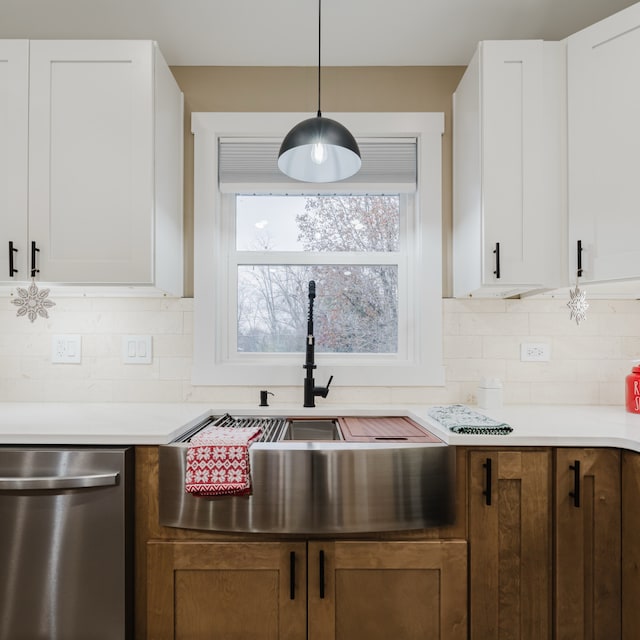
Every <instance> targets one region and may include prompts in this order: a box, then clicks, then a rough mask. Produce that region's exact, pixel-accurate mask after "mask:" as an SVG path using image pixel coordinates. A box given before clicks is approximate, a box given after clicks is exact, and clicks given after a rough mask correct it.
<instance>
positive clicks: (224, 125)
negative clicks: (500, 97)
mask: <svg viewBox="0 0 640 640" xmlns="http://www.w3.org/2000/svg"><path fill="white" fill-rule="evenodd" d="M324 115H327V114H324ZM307 117H308V114H304V113H194V114H192V132H193V134H194V298H195V300H194V356H193V372H192V382H193V384H194V385H242V386H245V385H265V384H270V385H283V386H299V385H301V384H302V380H303V377H304V375H303V374H304V370H303V369H302V364H303V359H304V354H264V353H259V354H238V353H237V349H236V343H235V336H236V333H235V330H230V328H229V324H230V321H229V317H230V315H229V309H235V308H236V307H235V304H234V301H235V299H236V291H235V290H233V289H234V288H233V287H231V286H229V283H230V282H231V281H232V280H233V282H234V283H235V277H233V278H231V277H230V274H229V273H228V261H227V256H228V250H227V247H228V244H227V245H226V246H225V243H229V242H235V238H230V237H229V234H224V233H223V232H222V231H223V230H224V228H225V221H224V218H223V198H224V197H225V195H224V194H222V193H221V192H220V189H219V188H218V181H217V176H218V154H217V149H218V140H219V139H220V138H228V137H233V136H251V137H268V138H274V137H275V138H278V139H281V138H282V137H284V135H285V134H286V133H287V132H288V131H289V129H291V127H293V126H294V125H295V124H296V123H298V122H300V121H301V120H303V119H305V118H307ZM328 117H331V118H334V119H336V120H338V121H339V122H341V123H342V124H344V125H345V126H346V127H347V128H348V129H349V130H350V131H351V132H352V133H353V134H354V136H355V137H356V139H357V138H358V137H361V138H381V137H393V138H398V137H408V136H413V137H415V138H416V140H417V153H418V158H417V181H418V190H417V192H416V194H415V196H412V197H411V200H412V201H413V204H414V205H415V207H416V216H415V226H414V228H413V234H412V235H413V237H412V238H409V241H410V242H412V243H413V246H412V248H411V252H410V253H412V255H413V258H412V260H413V262H414V265H413V266H412V265H408V269H407V271H408V273H407V278H406V283H407V287H408V293H407V295H403V292H402V291H399V302H401V296H402V297H403V298H404V300H405V301H406V303H407V307H406V309H405V310H404V311H405V312H404V313H403V314H402V315H404V317H405V320H403V325H399V326H398V332H399V334H400V333H403V334H404V335H403V336H402V337H400V335H399V343H398V347H399V348H398V353H397V354H326V353H318V352H317V351H316V364H317V367H318V368H317V370H316V372H315V378H316V380H317V381H318V383H319V384H324V381H326V379H328V378H329V376H330V375H333V376H334V381H333V383H332V384H333V385H335V386H385V387H405V386H442V385H444V368H443V365H442V275H441V272H442V134H443V132H444V114H442V113H337V114H332V115H329V116H328ZM332 191H334V192H335V191H336V187H335V186H334V187H333V189H332ZM227 197H228V196H227ZM227 228H228V226H227ZM409 228H411V227H409ZM400 320H401V317H399V321H400ZM231 341H234V342H233V344H231Z"/></svg>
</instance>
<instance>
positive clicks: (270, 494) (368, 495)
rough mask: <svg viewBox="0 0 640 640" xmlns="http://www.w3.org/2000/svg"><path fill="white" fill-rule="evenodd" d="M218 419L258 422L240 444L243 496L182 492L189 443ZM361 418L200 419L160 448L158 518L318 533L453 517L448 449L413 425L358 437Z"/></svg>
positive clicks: (191, 525) (200, 525)
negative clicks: (246, 478)
mask: <svg viewBox="0 0 640 640" xmlns="http://www.w3.org/2000/svg"><path fill="white" fill-rule="evenodd" d="M345 420H347V419H345ZM353 420H356V421H357V420H358V419H357V418H356V419H353ZM220 421H222V424H225V426H234V425H235V426H248V425H256V424H257V425H259V426H260V427H261V428H262V432H263V433H262V437H261V439H260V440H259V441H258V442H256V443H254V444H253V445H252V446H251V447H250V449H249V457H250V466H251V484H252V491H251V495H248V496H215V497H208V496H194V495H192V494H189V493H187V492H186V491H185V473H186V453H187V448H188V446H189V440H190V438H191V437H193V435H194V434H195V433H197V432H198V431H199V430H201V429H203V428H204V427H206V426H208V425H210V424H216V423H218V424H220ZM225 421H226V422H225ZM365 421H366V425H368V426H371V425H373V426H372V427H371V428H372V429H373V433H374V434H375V433H376V431H375V429H376V425H375V420H374V422H372V419H370V418H367V419H362V420H361V422H356V423H355V426H353V424H351V425H350V424H348V423H347V422H344V421H343V419H341V418H335V419H309V418H304V419H303V418H297V419H296V418H287V417H284V418H271V417H259V418H256V417H231V416H210V415H205V416H203V417H202V418H200V419H198V420H196V421H194V422H193V423H191V424H190V425H187V427H185V430H184V431H183V433H182V434H181V435H180V436H179V437H178V438H177V439H176V440H175V441H174V442H172V443H170V444H167V445H162V446H160V456H159V490H160V504H159V509H160V524H161V525H165V526H171V527H179V528H187V529H205V530H214V531H238V532H254V533H273V534H281V533H282V534H304V535H316V534H317V535H326V534H340V533H355V532H360V533H362V532H377V531H394V530H396V531H397V530H407V529H422V528H426V527H437V526H442V525H446V524H451V523H453V522H454V520H455V447H452V446H448V445H447V444H445V443H443V442H441V441H440V440H438V439H437V438H435V437H433V436H432V437H430V438H429V437H425V438H419V437H415V433H414V432H413V431H411V432H410V434H411V435H412V436H413V437H409V436H406V435H401V436H398V437H394V436H393V433H392V434H391V435H385V436H384V437H377V436H375V435H374V436H372V437H371V438H366V437H363V436H362V434H363V433H365V431H364V430H363V429H362V424H363V423H364V422H365ZM412 429H418V430H419V429H422V428H421V427H419V426H417V425H416V426H415V427H414V426H412ZM387 432H388V429H387ZM387 432H385V433H387ZM354 434H355V435H354ZM425 434H428V432H426V430H425ZM345 435H346V436H347V437H346V438H345ZM429 435H431V434H429Z"/></svg>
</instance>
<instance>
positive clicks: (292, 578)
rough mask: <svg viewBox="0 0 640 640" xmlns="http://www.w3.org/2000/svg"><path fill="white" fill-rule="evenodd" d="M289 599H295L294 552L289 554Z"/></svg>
mask: <svg viewBox="0 0 640 640" xmlns="http://www.w3.org/2000/svg"><path fill="white" fill-rule="evenodd" d="M289 598H290V599H291V600H295V599H296V552H295V551H292V552H291V553H290V554H289Z"/></svg>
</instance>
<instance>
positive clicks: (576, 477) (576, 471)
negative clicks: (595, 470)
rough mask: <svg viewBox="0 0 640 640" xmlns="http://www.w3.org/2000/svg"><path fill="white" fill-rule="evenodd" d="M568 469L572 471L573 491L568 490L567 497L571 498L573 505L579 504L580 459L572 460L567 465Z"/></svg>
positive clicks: (577, 505)
mask: <svg viewBox="0 0 640 640" xmlns="http://www.w3.org/2000/svg"><path fill="white" fill-rule="evenodd" d="M569 469H571V471H573V491H570V492H569V497H570V498H573V506H574V507H579V506H580V460H576V461H574V463H573V464H570V465H569Z"/></svg>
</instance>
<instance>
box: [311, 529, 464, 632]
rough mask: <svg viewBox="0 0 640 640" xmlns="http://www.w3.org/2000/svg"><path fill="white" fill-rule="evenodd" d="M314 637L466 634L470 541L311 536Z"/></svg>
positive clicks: (312, 626)
mask: <svg viewBox="0 0 640 640" xmlns="http://www.w3.org/2000/svg"><path fill="white" fill-rule="evenodd" d="M308 554H309V555H308V572H309V621H308V625H309V635H308V637H309V640H389V639H390V638H398V639H400V638H401V639H402V640H464V639H466V638H467V545H466V542H465V541H464V540H438V541H428V542H407V541H403V542H386V541H385V542H347V541H344V542H342V541H330V542H309V551H308Z"/></svg>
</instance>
